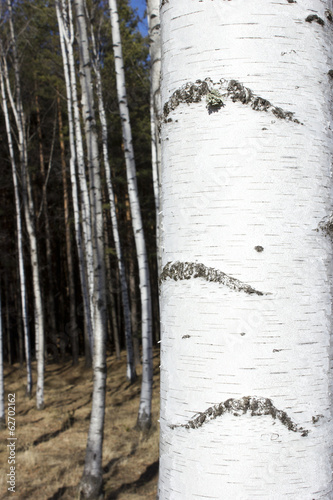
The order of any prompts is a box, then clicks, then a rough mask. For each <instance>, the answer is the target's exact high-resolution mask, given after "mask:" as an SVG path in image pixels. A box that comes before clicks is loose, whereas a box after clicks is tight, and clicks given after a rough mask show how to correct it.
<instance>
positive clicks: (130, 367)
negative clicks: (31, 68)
mask: <svg viewBox="0 0 333 500" xmlns="http://www.w3.org/2000/svg"><path fill="white" fill-rule="evenodd" d="M91 37H92V50H93V54H94V71H95V75H96V91H97V99H98V110H99V119H100V122H101V127H102V143H103V159H104V171H105V177H106V185H107V190H108V196H109V202H110V216H111V223H112V234H113V241H114V244H115V248H116V254H117V260H118V269H119V276H120V287H121V297H122V303H123V313H124V322H125V342H126V353H127V364H126V377H127V380H129V381H130V382H131V383H132V382H134V380H135V379H136V372H135V364H134V354H133V342H132V328H131V310H130V303H129V297H128V287H127V281H126V272H125V263H124V259H123V256H122V250H121V245H120V237H119V231H118V221H117V214H116V204H115V197H114V193H113V186H112V181H111V165H110V162H109V153H108V128H107V121H106V115H105V109H104V101H103V89H102V78H101V71H100V64H99V61H98V56H97V51H96V43H95V37H94V32H93V27H91Z"/></svg>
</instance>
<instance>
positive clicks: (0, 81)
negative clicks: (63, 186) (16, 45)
mask: <svg viewBox="0 0 333 500" xmlns="http://www.w3.org/2000/svg"><path fill="white" fill-rule="evenodd" d="M0 87H1V96H2V110H3V114H4V117H5V124H6V132H7V141H8V149H9V157H10V162H11V167H12V175H13V185H14V197H15V210H16V233H17V249H18V266H19V278H20V292H21V310H22V322H23V331H24V348H25V358H26V367H27V389H26V395H27V396H28V397H31V392H32V372H31V350H30V334H29V318H28V307H27V289H26V281H25V270H24V256H23V231H22V216H21V206H20V194H19V188H18V175H17V169H16V162H15V155H14V147H13V141H12V133H11V128H10V120H9V113H8V105H7V96H6V88H5V82H4V64H3V62H2V61H1V60H0Z"/></svg>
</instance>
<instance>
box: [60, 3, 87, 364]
mask: <svg viewBox="0 0 333 500" xmlns="http://www.w3.org/2000/svg"><path fill="white" fill-rule="evenodd" d="M55 6H56V13H57V20H58V26H59V38H60V46H61V54H62V60H63V68H64V78H65V84H66V96H67V113H68V125H69V143H70V162H69V166H70V178H71V187H72V199H73V210H74V227H75V239H76V246H77V250H78V260H79V272H80V281H81V290H82V298H83V311H84V319H85V351H86V352H85V354H86V362H87V364H89V365H90V364H91V356H92V337H93V325H92V315H91V314H92V309H91V301H92V294H93V289H92V286H91V279H90V281H89V276H91V273H90V272H89V271H88V266H89V265H91V258H92V248H91V224H90V214H87V210H88V208H89V197H88V198H87V196H88V191H87V183H86V178H85V167H84V156H83V145H82V134H81V125H80V115H79V110H78V102H77V92H76V76H75V67H74V56H73V43H74V30H73V23H72V16H71V13H72V11H71V6H70V5H69V6H68V10H67V5H66V2H65V1H64V0H62V1H61V2H60V1H59V0H57V1H56V3H55ZM74 116H75V122H74ZM77 150H78V151H79V153H78V155H77ZM76 163H78V170H79V171H80V172H81V175H79V186H80V193H81V201H82V206H83V207H85V209H84V210H85V212H84V214H83V215H82V225H83V231H82V227H81V224H80V218H81V215H80V203H79V186H78V182H77V179H76ZM82 232H83V234H84V235H85V237H82ZM89 263H90V264H89Z"/></svg>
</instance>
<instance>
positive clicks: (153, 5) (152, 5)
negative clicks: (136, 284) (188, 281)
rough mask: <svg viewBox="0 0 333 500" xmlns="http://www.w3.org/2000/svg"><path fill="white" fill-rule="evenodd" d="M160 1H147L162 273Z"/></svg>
mask: <svg viewBox="0 0 333 500" xmlns="http://www.w3.org/2000/svg"><path fill="white" fill-rule="evenodd" d="M159 4H160V2H159V0H147V11H148V14H147V16H148V28H149V55H150V123H151V157H152V172H153V186H154V198H155V208H156V246H157V271H158V275H159V273H160V271H161V245H160V184H161V142H160V122H161V21H160V5H159Z"/></svg>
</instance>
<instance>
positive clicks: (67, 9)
mask: <svg viewBox="0 0 333 500" xmlns="http://www.w3.org/2000/svg"><path fill="white" fill-rule="evenodd" d="M61 13H62V16H61V18H60V19H61V23H62V33H63V36H64V41H65V45H66V51H67V59H68V67H69V74H70V89H71V99H72V107H73V116H74V130H75V147H76V161H77V167H78V179H79V187H80V195H81V214H82V233H83V241H84V249H85V252H84V255H85V261H86V272H87V278H88V284H89V301H90V315H91V317H92V315H93V307H94V305H93V295H94V263H93V247H92V234H91V232H92V220H91V213H90V210H89V206H90V201H89V190H88V185H87V178H86V166H85V155H84V147H83V137H82V130H81V117H80V109H79V101H78V95H77V85H76V70H75V56H74V49H73V45H74V26H73V17H72V6H71V2H70V0H67V1H66V0H62V9H61ZM58 22H59V21H58ZM91 321H92V322H93V320H92V319H91ZM89 340H90V344H91V346H90V347H91V352H93V335H92V333H91V331H89Z"/></svg>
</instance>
